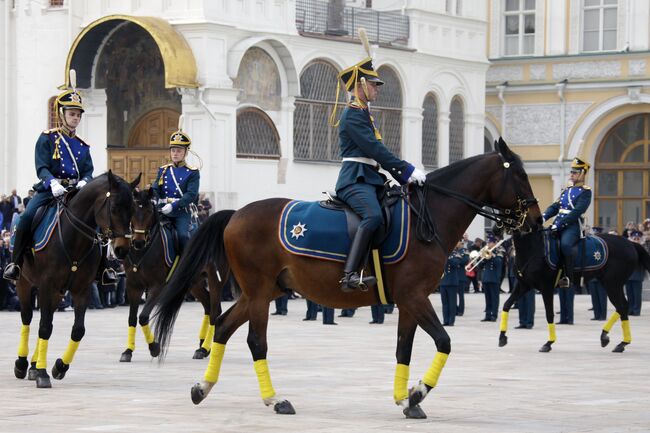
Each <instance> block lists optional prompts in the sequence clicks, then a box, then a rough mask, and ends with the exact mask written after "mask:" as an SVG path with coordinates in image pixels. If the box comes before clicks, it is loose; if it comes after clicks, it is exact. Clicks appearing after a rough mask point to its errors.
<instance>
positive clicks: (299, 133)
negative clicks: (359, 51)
mask: <svg viewBox="0 0 650 433" xmlns="http://www.w3.org/2000/svg"><path fill="white" fill-rule="evenodd" d="M337 80H338V72H337V70H336V68H335V67H334V66H332V65H331V64H330V63H328V62H326V61H324V60H315V61H313V62H311V63H310V64H309V65H308V66H307V67H306V68H305V69H304V70H303V72H302V73H301V74H300V90H301V95H300V97H297V98H296V110H295V111H294V113H293V156H294V158H295V159H297V160H307V161H340V159H341V158H340V157H339V145H338V131H337V130H336V128H334V127H332V126H330V124H329V116H330V113H331V112H332V109H333V107H334V102H335V101H336V84H337ZM339 104H342V105H339V107H341V108H342V107H343V106H345V91H344V90H343V89H342V90H341V91H340V92H339Z"/></svg>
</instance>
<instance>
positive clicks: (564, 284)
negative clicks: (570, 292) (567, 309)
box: [557, 275, 571, 289]
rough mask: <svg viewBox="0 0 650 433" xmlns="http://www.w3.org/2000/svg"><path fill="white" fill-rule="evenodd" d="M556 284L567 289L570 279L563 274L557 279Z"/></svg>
mask: <svg viewBox="0 0 650 433" xmlns="http://www.w3.org/2000/svg"><path fill="white" fill-rule="evenodd" d="M557 286H558V287H560V288H562V289H568V288H569V287H571V281H570V280H569V277H567V276H566V275H565V276H563V277H562V278H560V281H558V284H557Z"/></svg>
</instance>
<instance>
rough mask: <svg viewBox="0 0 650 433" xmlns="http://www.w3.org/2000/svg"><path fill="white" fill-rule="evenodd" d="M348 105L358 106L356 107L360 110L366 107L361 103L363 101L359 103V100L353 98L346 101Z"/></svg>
mask: <svg viewBox="0 0 650 433" xmlns="http://www.w3.org/2000/svg"><path fill="white" fill-rule="evenodd" d="M348 107H352V108H358V109H361V110H363V109H365V108H366V106H365V105H363V103H361V102H359V101H357V100H354V101H351V102H349V103H348Z"/></svg>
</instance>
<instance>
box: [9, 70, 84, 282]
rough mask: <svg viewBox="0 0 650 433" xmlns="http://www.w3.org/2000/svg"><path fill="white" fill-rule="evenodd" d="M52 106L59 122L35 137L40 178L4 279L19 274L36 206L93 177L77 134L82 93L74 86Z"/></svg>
mask: <svg viewBox="0 0 650 433" xmlns="http://www.w3.org/2000/svg"><path fill="white" fill-rule="evenodd" d="M71 81H73V80H71ZM73 86H74V84H73ZM54 110H55V111H56V113H57V116H58V117H57V121H58V123H60V126H59V127H57V128H54V129H50V130H47V131H43V132H42V133H41V135H40V136H39V137H38V140H37V141H36V150H35V152H34V153H35V155H34V157H35V163H36V174H37V175H38V178H39V179H40V182H38V183H37V184H35V185H34V187H33V188H34V190H35V191H36V194H35V195H34V197H33V198H32V199H31V200H30V201H29V204H28V205H27V208H25V211H24V212H23V214H22V215H21V217H20V220H19V221H18V224H16V228H15V239H14V250H13V256H12V260H11V263H9V264H8V265H7V267H6V268H5V270H4V274H3V277H4V278H5V279H7V280H14V281H15V280H18V279H19V278H20V272H21V269H20V268H21V266H22V265H23V256H24V254H25V251H26V250H27V249H28V248H29V246H30V244H31V241H32V239H31V235H32V233H31V231H32V220H33V219H34V215H35V214H36V210H37V209H38V208H39V207H41V206H42V205H44V204H46V203H48V202H50V201H51V200H52V198H53V197H59V196H61V195H63V194H64V193H65V191H66V188H67V187H71V186H75V187H76V188H83V186H84V185H86V183H88V182H89V181H90V180H91V179H92V175H93V161H92V158H91V157H90V147H89V146H88V145H87V144H86V143H85V142H84V141H83V140H82V139H81V138H79V137H78V136H77V134H76V129H77V126H78V125H79V122H81V116H82V114H83V112H84V109H83V105H82V101H81V95H80V94H79V93H78V92H77V91H76V90H75V89H74V88H73V89H72V90H66V91H65V92H63V93H61V94H60V95H59V96H58V97H57V98H56V100H55V101H54Z"/></svg>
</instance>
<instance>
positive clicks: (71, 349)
mask: <svg viewBox="0 0 650 433" xmlns="http://www.w3.org/2000/svg"><path fill="white" fill-rule="evenodd" d="M79 343H80V342H79V341H74V340H73V339H70V342H69V343H68V348H67V349H65V352H63V356H62V357H61V361H63V363H64V364H67V365H70V364H72V359H73V358H74V354H75V353H77V349H78V348H79Z"/></svg>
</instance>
